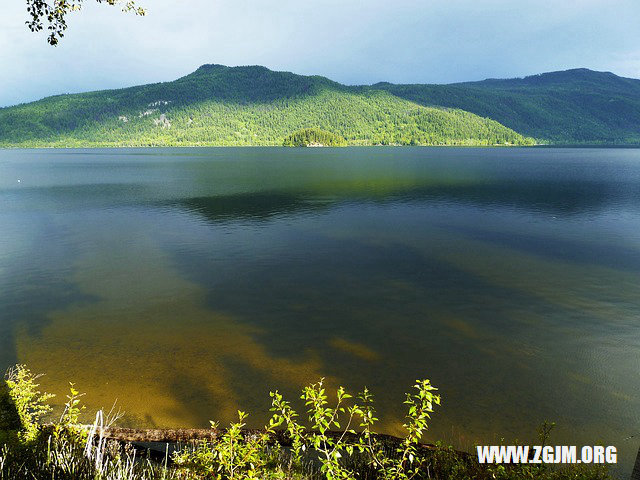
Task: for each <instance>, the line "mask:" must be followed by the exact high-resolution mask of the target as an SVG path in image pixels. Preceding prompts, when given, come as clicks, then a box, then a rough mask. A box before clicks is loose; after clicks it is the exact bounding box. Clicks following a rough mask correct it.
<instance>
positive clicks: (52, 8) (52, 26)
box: [26, 0, 146, 45]
mask: <svg viewBox="0 0 640 480" xmlns="http://www.w3.org/2000/svg"><path fill="white" fill-rule="evenodd" d="M82 2H83V0H27V12H29V16H30V17H31V19H30V20H29V21H27V22H26V23H27V25H28V27H29V29H30V30H31V31H32V32H39V31H41V30H43V29H45V28H46V30H47V31H48V32H49V36H48V37H47V41H48V42H49V44H51V45H57V44H58V41H59V40H60V39H61V38H62V37H63V36H64V32H65V30H66V29H67V15H69V14H70V13H72V12H76V11H78V10H80V9H81V8H82ZM96 2H98V3H106V4H108V5H118V4H121V5H122V11H123V12H134V13H135V14H136V15H145V13H146V12H145V10H144V8H142V7H138V6H137V5H136V3H135V1H133V0H96Z"/></svg>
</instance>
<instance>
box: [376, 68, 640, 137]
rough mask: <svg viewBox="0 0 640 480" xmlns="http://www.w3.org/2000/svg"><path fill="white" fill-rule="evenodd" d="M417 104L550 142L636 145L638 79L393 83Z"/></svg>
mask: <svg viewBox="0 0 640 480" xmlns="http://www.w3.org/2000/svg"><path fill="white" fill-rule="evenodd" d="M372 88H375V89H376V90H386V91H388V92H390V93H393V94H394V95H397V96H399V97H401V98H404V99H407V100H410V101H413V102H416V103H419V104H421V105H438V106H444V107H450V108H459V109H462V110H466V111H469V112H473V113H475V114H477V115H480V116H483V117H490V118H492V119H494V120H496V121H498V122H500V123H501V124H503V125H505V126H507V127H509V128H512V129H514V130H515V131H517V132H519V133H522V134H523V135H527V136H531V137H534V138H536V139H539V140H542V141H548V142H552V143H593V144H598V143H620V144H625V143H626V144H638V143H640V80H635V79H630V78H622V77H618V76H616V75H614V74H613V73H607V72H594V71H591V70H587V69H575V70H567V71H563V72H552V73H545V74H541V75H534V76H530V77H525V78H520V79H510V80H484V81H482V82H470V83H458V84H452V85H393V84H389V83H380V84H377V85H374V86H373V87H372Z"/></svg>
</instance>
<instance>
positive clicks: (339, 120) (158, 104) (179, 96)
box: [0, 65, 530, 146]
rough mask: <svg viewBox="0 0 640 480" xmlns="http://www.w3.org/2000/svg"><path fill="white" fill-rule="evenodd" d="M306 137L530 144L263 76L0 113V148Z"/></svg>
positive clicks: (381, 96) (334, 87)
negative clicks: (302, 133)
mask: <svg viewBox="0 0 640 480" xmlns="http://www.w3.org/2000/svg"><path fill="white" fill-rule="evenodd" d="M305 128H319V129H322V130H326V131H328V132H331V133H333V134H335V135H338V136H340V137H342V138H344V139H345V140H346V141H347V142H348V143H349V144H351V145H370V144H378V143H382V144H429V145H433V144H455V145H493V144H526V143H528V142H529V141H530V139H525V138H524V137H523V136H522V135H520V134H518V133H516V132H514V131H513V130H511V129H508V128H506V127H504V126H502V125H500V124H499V123H498V122H495V121H493V120H490V119H486V118H482V117H479V116H477V115H474V114H471V113H468V112H464V111H461V110H456V109H444V108H433V107H425V106H422V105H418V104H416V103H414V102H411V101H408V100H405V99H402V98H399V97H397V96H394V95H392V94H391V93H389V92H386V91H384V90H377V89H362V88H357V87H346V86H343V85H340V84H338V83H335V82H332V81H330V80H328V79H326V78H323V77H307V76H301V75H294V74H292V73H283V72H272V71H270V70H268V69H266V68H264V67H235V68H230V67H224V66H221V65H204V66H202V67H200V68H199V69H198V70H196V71H195V72H194V73H192V74H190V75H187V76H185V77H183V78H180V79H178V80H176V81H173V82H167V83H159V84H153V85H145V86H140V87H131V88H125V89H122V90H107V91H100V92H91V93H82V94H74V95H59V96H55V97H49V98H45V99H43V100H40V101H37V102H33V103H28V104H23V105H18V106H15V107H9V108H4V109H0V144H3V145H18V146H45V145H51V146H92V145H95V146H97V145H282V143H283V141H284V139H285V138H287V137H288V136H289V135H291V134H292V133H294V132H296V131H298V130H301V129H305Z"/></svg>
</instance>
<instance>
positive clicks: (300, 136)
mask: <svg viewBox="0 0 640 480" xmlns="http://www.w3.org/2000/svg"><path fill="white" fill-rule="evenodd" d="M346 144H347V141H346V140H345V139H344V138H342V137H339V136H338V135H336V134H334V133H331V132H327V131H326V130H320V129H319V128H303V129H302V130H298V131H297V132H294V133H292V134H291V135H289V136H288V137H287V138H285V139H284V142H283V143H282V145H283V146H285V147H313V146H319V147H343V146H345V145H346Z"/></svg>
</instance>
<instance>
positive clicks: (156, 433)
mask: <svg viewBox="0 0 640 480" xmlns="http://www.w3.org/2000/svg"><path fill="white" fill-rule="evenodd" d="M86 428H87V429H90V428H91V427H90V426H87V427H86ZM225 432H226V430H225V429H214V428H206V429H205V428H202V429H199V428H187V429H182V428H181V429H134V428H116V427H104V428H100V427H98V429H97V430H96V435H98V436H101V437H103V438H107V439H110V440H116V441H119V442H127V443H193V442H198V441H203V440H204V441H215V440H217V439H218V438H220V436H221V435H223V434H224V433H225ZM242 433H243V435H244V437H245V438H251V437H255V436H258V435H261V434H262V433H264V430H253V429H243V430H242ZM326 434H327V436H329V437H331V438H340V437H343V435H344V438H343V440H344V441H346V442H349V443H351V442H355V441H356V440H357V439H358V438H359V437H360V435H359V434H358V433H355V434H354V433H348V432H347V433H346V434H344V433H343V432H340V431H329V432H326ZM270 436H271V441H272V442H273V443H278V444H280V445H282V446H283V447H289V446H291V438H290V437H289V435H288V434H287V432H286V431H285V430H275V431H274V432H273V433H272V434H271V435H270ZM372 436H373V437H374V438H375V439H376V440H377V441H378V442H379V443H381V444H383V445H390V446H395V445H399V444H400V443H402V441H403V439H401V438H399V437H394V436H392V435H385V434H373V435H372ZM418 448H420V449H422V450H433V449H435V448H436V447H435V445H432V444H424V443H421V444H419V445H418Z"/></svg>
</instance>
